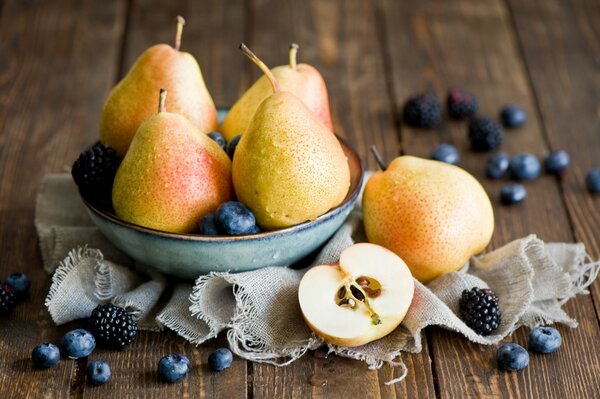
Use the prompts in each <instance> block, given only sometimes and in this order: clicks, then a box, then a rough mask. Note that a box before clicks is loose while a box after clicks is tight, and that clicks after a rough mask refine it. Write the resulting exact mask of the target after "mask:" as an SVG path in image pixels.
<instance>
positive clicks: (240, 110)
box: [221, 43, 333, 141]
mask: <svg viewBox="0 0 600 399" xmlns="http://www.w3.org/2000/svg"><path fill="white" fill-rule="evenodd" d="M297 52H298V45H297V44H295V43H292V44H291V45H290V51H289V64H288V65H280V66H278V67H275V68H273V69H271V72H272V73H273V75H274V76H275V78H276V79H277V81H278V82H279V84H280V86H281V90H282V91H289V92H290V93H293V94H295V95H296V96H297V97H298V98H299V99H300V100H302V102H303V103H304V104H305V105H306V106H307V107H308V108H309V109H310V110H311V111H312V112H314V114H315V115H316V116H317V118H318V119H320V120H321V122H323V124H325V126H327V128H328V129H329V130H333V123H332V122H331V113H330V112H329V96H328V94H327V87H326V86H325V81H324V80H323V76H321V74H320V73H319V71H318V70H317V69H316V68H315V67H313V66H312V65H309V64H297V63H296V54H297ZM272 94H273V89H272V88H271V82H270V81H269V79H268V78H267V77H266V76H265V75H263V76H261V77H260V78H259V79H258V80H257V81H256V82H255V83H254V84H253V85H252V86H251V87H250V88H249V89H248V90H247V91H246V92H245V93H244V94H243V95H242V97H240V98H239V100H237V101H236V103H235V104H234V105H233V107H231V110H230V111H229V113H228V114H227V117H226V118H225V120H224V121H223V125H222V126H221V132H222V133H223V135H224V136H225V138H226V139H227V141H230V140H231V139H232V138H234V137H235V136H237V135H239V134H242V133H244V132H245V131H246V129H247V128H248V125H249V124H250V121H251V120H252V117H253V116H254V113H255V112H256V110H257V108H258V106H259V105H260V103H262V102H263V101H264V100H265V99H266V98H267V97H269V96H271V95H272Z"/></svg>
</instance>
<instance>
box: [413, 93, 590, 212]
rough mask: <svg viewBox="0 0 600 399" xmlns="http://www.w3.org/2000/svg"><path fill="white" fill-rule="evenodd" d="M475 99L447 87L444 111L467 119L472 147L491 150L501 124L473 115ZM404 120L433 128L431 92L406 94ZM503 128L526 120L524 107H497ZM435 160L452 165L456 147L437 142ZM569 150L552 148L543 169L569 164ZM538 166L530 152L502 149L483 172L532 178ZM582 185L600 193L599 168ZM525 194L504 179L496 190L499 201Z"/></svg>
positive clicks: (436, 113) (438, 111)
mask: <svg viewBox="0 0 600 399" xmlns="http://www.w3.org/2000/svg"><path fill="white" fill-rule="evenodd" d="M478 107H479V103H478V100H477V97H475V96H474V95H473V94H471V93H469V92H466V91H465V90H462V89H459V88H453V89H450V90H449V91H448V98H447V108H448V115H449V116H450V117H451V118H452V119H455V120H461V119H468V120H469V126H468V138H469V141H470V143H471V148H472V149H473V151H478V152H481V151H491V150H495V149H497V148H498V147H500V145H501V144H502V141H503V139H504V132H503V129H502V126H501V125H500V124H499V123H497V122H496V121H494V120H493V119H491V118H488V117H485V116H476V115H475V114H476V112H477V110H478ZM403 116H404V121H405V123H407V124H408V125H409V126H414V127H420V128H434V127H436V126H438V125H439V124H440V123H441V121H442V107H441V104H440V102H439V100H438V98H437V97H436V96H435V94H433V93H425V94H418V95H415V96H412V97H410V98H409V99H408V100H407V102H406V103H405V105H404V111H403ZM500 120H501V122H502V125H503V126H504V128H508V129H513V128H518V127H521V126H523V125H524V124H525V123H526V122H527V115H526V113H525V111H524V110H523V109H522V108H521V107H519V106H518V105H507V106H505V107H503V108H502V109H501V111H500ZM431 158H432V159H435V160H437V161H441V162H446V163H449V164H453V165H456V164H458V162H459V160H460V156H459V153H458V150H457V149H456V147H455V146H453V145H451V144H440V145H439V146H437V147H436V148H435V149H434V150H433V151H432V153H431ZM570 163H571V159H570V157H569V154H568V153H567V152H565V151H563V150H556V151H552V152H551V153H550V154H549V155H548V156H547V157H546V158H545V160H544V164H543V166H544V169H545V170H546V172H548V173H550V174H555V175H560V174H561V173H563V172H564V171H565V170H566V169H567V168H568V167H569V165H570ZM541 170H542V164H541V163H540V160H539V159H538V158H537V157H536V156H535V155H534V154H530V153H521V154H517V155H515V156H513V157H512V158H509V156H508V155H507V154H506V153H503V152H498V153H495V154H493V155H492V156H491V157H490V158H489V159H488V161H487V165H486V176H487V177H489V178H490V179H500V178H503V177H505V176H507V175H509V176H510V177H511V178H513V179H514V180H517V181H525V180H534V179H536V178H537V177H538V176H539V175H540V173H541ZM586 186H587V188H588V190H589V191H590V192H591V193H600V168H596V169H592V170H591V171H590V172H589V173H588V174H587V176H586ZM526 196H527V191H526V189H525V186H523V184H520V183H507V184H505V185H503V186H502V188H501V190H500V201H501V202H502V203H503V204H505V205H512V204H517V203H520V202H522V201H523V200H524V199H525V197H526Z"/></svg>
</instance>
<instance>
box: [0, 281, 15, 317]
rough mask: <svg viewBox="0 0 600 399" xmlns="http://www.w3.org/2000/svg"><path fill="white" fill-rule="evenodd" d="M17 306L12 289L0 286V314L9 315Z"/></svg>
mask: <svg viewBox="0 0 600 399" xmlns="http://www.w3.org/2000/svg"><path fill="white" fill-rule="evenodd" d="M16 304H17V297H16V296H15V294H14V290H13V288H11V287H10V286H8V285H6V284H4V285H2V286H0V314H4V313H9V312H10V311H11V310H13V309H14V307H15V305H16Z"/></svg>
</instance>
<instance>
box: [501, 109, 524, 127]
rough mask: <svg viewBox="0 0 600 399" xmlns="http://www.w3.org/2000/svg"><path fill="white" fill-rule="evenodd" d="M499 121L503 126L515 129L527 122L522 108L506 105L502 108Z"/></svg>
mask: <svg viewBox="0 0 600 399" xmlns="http://www.w3.org/2000/svg"><path fill="white" fill-rule="evenodd" d="M500 119H502V123H503V124H504V126H506V127H508V128H515V127H519V126H523V125H524V124H525V122H527V115H525V111H523V108H521V107H519V106H518V105H507V106H505V107H503V108H502V111H501V112H500Z"/></svg>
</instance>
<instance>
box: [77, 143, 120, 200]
mask: <svg viewBox="0 0 600 399" xmlns="http://www.w3.org/2000/svg"><path fill="white" fill-rule="evenodd" d="M120 164H121V157H120V156H119V155H118V154H117V152H116V151H115V150H114V149H113V148H111V147H109V146H107V145H105V144H102V143H100V142H97V143H96V144H94V145H93V146H91V147H90V148H88V149H87V150H85V151H84V152H82V153H81V154H80V155H79V158H77V160H76V161H75V163H73V168H72V169H71V175H72V176H73V180H75V184H77V187H79V191H80V192H81V195H82V196H83V197H84V198H85V199H86V200H88V201H90V202H92V203H94V204H96V205H99V206H102V207H103V208H105V209H111V208H112V201H111V194H112V186H113V182H114V180H115V174H116V173H117V168H118V167H119V165H120Z"/></svg>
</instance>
